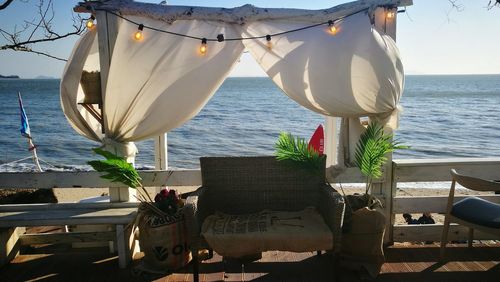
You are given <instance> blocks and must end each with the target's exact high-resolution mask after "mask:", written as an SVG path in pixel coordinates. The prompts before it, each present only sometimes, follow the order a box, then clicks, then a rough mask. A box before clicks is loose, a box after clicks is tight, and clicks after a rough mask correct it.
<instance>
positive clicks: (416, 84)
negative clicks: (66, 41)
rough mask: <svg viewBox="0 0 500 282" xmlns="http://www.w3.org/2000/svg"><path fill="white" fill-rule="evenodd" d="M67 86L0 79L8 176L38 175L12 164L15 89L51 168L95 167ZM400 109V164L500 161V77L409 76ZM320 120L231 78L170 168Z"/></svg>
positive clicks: (0, 141)
mask: <svg viewBox="0 0 500 282" xmlns="http://www.w3.org/2000/svg"><path fill="white" fill-rule="evenodd" d="M59 83H60V81H59V80H30V79H5V80H0V99H1V100H0V101H1V103H0V130H1V134H0V172H1V171H26V170H32V169H33V165H32V163H31V162H30V160H28V161H27V163H26V162H25V163H22V162H21V163H10V162H12V161H16V160H19V159H22V158H25V157H29V156H30V152H29V151H28V144H27V140H26V138H24V137H22V136H21V134H20V132H19V128H20V115H19V105H18V102H17V92H21V94H22V97H23V102H24V106H25V109H26V113H27V115H28V118H29V122H30V126H31V133H32V136H33V140H34V142H35V144H36V145H37V151H38V155H39V156H40V158H41V159H42V160H43V161H44V162H43V163H42V165H43V167H44V168H46V169H48V168H52V169H58V170H61V169H62V170H78V169H89V167H88V166H87V165H86V162H87V161H89V160H92V159H96V158H97V157H96V156H95V155H94V154H93V153H92V151H91V149H92V148H94V147H97V146H99V144H98V143H96V142H93V141H89V140H87V139H86V138H85V137H82V136H80V135H79V134H78V133H76V131H74V130H73V128H72V127H71V126H70V125H69V123H68V121H67V120H66V118H65V117H64V114H63V113H62V110H61V106H60V101H59ZM172 102H173V103H175V101H172ZM401 104H402V105H403V109H404V111H403V112H402V113H401V120H400V127H399V129H398V130H397V131H396V138H397V139H398V140H399V141H400V142H401V143H403V144H405V145H408V146H410V147H411V148H410V149H408V150H401V151H398V152H396V153H395V154H394V158H419V159H422V158H455V157H499V156H500V146H499V145H500V75H453V76H451V75H450V76H407V77H406V81H405V90H404V94H403V97H402V99H401ZM158 122H161V120H158ZM320 123H324V117H322V116H321V115H319V114H316V113H314V112H311V111H309V110H307V109H305V108H303V107H301V106H300V105H298V104H297V103H295V102H294V101H293V100H291V99H289V98H288V97H287V96H286V95H284V93H283V92H282V91H281V90H280V89H279V88H278V87H276V86H275V85H274V84H273V82H272V81H271V80H270V79H269V78H228V79H226V81H225V82H224V84H223V85H222V86H221V88H220V89H219V90H218V91H217V92H216V93H215V95H214V97H213V98H212V99H211V100H210V101H209V102H208V104H207V105H206V106H205V108H203V110H202V111H201V112H200V113H199V114H198V115H197V116H196V117H194V118H193V119H192V120H190V121H189V122H187V123H185V124H184V125H182V126H181V127H179V128H176V129H174V130H172V131H171V132H169V133H168V138H167V139H168V163H169V166H170V167H173V168H197V167H198V166H199V157H201V156H221V155H233V156H236V155H244V156H249V155H271V154H273V153H274V144H275V142H276V140H277V138H278V135H279V134H280V132H281V131H287V132H290V133H292V134H294V135H296V136H299V137H302V138H306V139H309V137H310V136H311V135H312V133H313V132H314V130H315V128H316V127H317V126H318V124H320ZM137 146H138V148H139V154H138V155H137V159H136V163H137V166H138V167H140V168H153V167H154V143H153V141H151V140H145V141H141V142H138V143H137ZM52 166H55V168H54V167H52Z"/></svg>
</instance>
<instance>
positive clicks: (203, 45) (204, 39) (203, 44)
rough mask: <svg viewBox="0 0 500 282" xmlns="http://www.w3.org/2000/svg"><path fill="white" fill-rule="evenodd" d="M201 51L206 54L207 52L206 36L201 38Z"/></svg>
mask: <svg viewBox="0 0 500 282" xmlns="http://www.w3.org/2000/svg"><path fill="white" fill-rule="evenodd" d="M200 53H201V54H202V55H205V54H206V53H207V39H206V38H202V39H201V46H200Z"/></svg>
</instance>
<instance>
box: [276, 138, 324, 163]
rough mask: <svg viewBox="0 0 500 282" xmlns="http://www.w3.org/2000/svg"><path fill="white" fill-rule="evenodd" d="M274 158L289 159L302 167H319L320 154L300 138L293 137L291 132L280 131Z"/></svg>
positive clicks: (320, 161)
mask: <svg viewBox="0 0 500 282" xmlns="http://www.w3.org/2000/svg"><path fill="white" fill-rule="evenodd" d="M276 159H277V160H279V161H284V160H289V161H293V162H294V163H296V164H298V165H300V166H303V167H312V168H320V167H321V164H322V156H320V155H319V153H318V152H316V151H315V150H314V149H313V148H309V144H308V143H307V142H306V141H305V140H304V139H302V138H298V137H297V138H295V137H294V136H293V135H292V134H290V133H286V132H281V133H280V136H279V138H278V141H277V142H276Z"/></svg>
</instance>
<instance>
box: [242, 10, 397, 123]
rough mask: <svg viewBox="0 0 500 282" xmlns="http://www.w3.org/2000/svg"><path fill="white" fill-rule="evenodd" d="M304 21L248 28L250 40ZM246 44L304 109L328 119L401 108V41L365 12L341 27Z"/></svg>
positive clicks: (245, 29)
mask: <svg viewBox="0 0 500 282" xmlns="http://www.w3.org/2000/svg"><path fill="white" fill-rule="evenodd" d="M304 26H306V24H303V23H290V22H283V21H261V22H254V23H250V24H248V26H244V27H242V33H243V35H244V36H247V37H249V36H259V35H265V34H276V33H280V32H284V31H287V30H292V29H298V28H302V27H304ZM335 26H336V28H337V32H336V34H335V35H333V34H332V33H331V32H330V31H329V29H328V26H327V25H321V26H318V27H314V28H310V29H305V30H301V31H297V32H293V33H286V34H283V35H280V36H275V37H272V38H271V43H272V48H271V49H269V48H268V46H267V42H266V39H261V40H247V41H244V44H245V46H246V48H248V50H250V53H251V54H252V55H253V57H254V58H255V60H256V61H257V62H258V63H259V64H260V65H261V67H262V68H263V69H264V71H265V72H266V73H267V74H268V75H269V77H270V78H272V79H273V81H274V82H275V83H276V84H277V85H278V86H279V87H280V88H281V89H282V90H283V91H284V92H285V94H286V95H288V96H289V97H290V98H292V99H293V100H295V101H296V102H297V103H299V104H301V105H302V106H304V107H306V108H308V109H310V110H313V111H315V112H318V113H320V114H323V115H327V116H337V117H360V116H377V115H379V116H387V115H390V114H392V113H393V111H394V110H396V108H397V105H398V102H399V99H400V96H401V93H402V90H403V81H404V73H403V67H402V63H401V60H400V57H399V52H398V49H397V47H396V44H395V42H394V41H393V40H392V38H391V37H390V36H388V35H385V34H383V33H380V32H379V31H378V30H376V29H375V28H374V27H373V26H372V25H371V23H370V19H369V17H368V15H367V14H366V13H364V12H361V13H358V14H356V15H352V16H350V17H347V18H346V19H344V20H342V21H341V22H338V23H336V25H335Z"/></svg>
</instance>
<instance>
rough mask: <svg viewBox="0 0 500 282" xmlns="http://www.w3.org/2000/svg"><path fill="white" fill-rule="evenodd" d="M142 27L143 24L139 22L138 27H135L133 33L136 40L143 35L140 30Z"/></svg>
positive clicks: (140, 38) (139, 39)
mask: <svg viewBox="0 0 500 282" xmlns="http://www.w3.org/2000/svg"><path fill="white" fill-rule="evenodd" d="M143 29H144V25H143V24H140V25H139V26H138V27H137V31H136V32H135V33H134V39H135V40H137V41H141V40H142V39H143V38H144V36H143V35H142V30H143Z"/></svg>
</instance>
